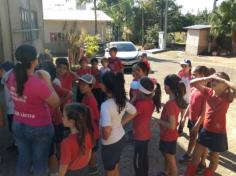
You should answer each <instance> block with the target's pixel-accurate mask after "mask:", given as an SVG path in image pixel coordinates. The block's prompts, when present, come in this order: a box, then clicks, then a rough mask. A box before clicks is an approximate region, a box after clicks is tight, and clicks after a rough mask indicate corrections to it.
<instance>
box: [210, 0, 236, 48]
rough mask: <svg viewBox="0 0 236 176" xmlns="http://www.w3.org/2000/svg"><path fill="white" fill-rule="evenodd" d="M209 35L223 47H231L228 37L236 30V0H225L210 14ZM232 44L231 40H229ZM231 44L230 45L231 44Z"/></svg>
mask: <svg viewBox="0 0 236 176" xmlns="http://www.w3.org/2000/svg"><path fill="white" fill-rule="evenodd" d="M209 21H210V24H211V35H212V37H213V38H215V39H216V41H217V43H218V45H219V46H220V47H222V48H224V49H228V48H231V47H230V46H227V45H228V43H227V42H228V41H229V38H231V41H232V35H233V33H234V32H236V1H235V0H226V1H224V2H222V4H221V5H220V6H219V7H218V8H217V9H216V10H215V11H214V12H213V13H212V14H211V15H210V17H209ZM229 43H231V44H232V42H229ZM231 46H232V45H231ZM225 47H227V48H225Z"/></svg>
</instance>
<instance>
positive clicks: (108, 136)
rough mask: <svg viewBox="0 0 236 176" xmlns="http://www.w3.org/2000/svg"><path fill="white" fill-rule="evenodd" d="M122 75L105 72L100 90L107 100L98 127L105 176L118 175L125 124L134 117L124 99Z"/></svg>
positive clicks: (103, 105) (131, 108)
mask: <svg viewBox="0 0 236 176" xmlns="http://www.w3.org/2000/svg"><path fill="white" fill-rule="evenodd" d="M124 86H125V80H124V76H123V74H122V73H120V72H117V73H114V72H106V73H105V74H104V75H103V77H102V89H103V91H104V92H105V93H106V94H107V97H108V99H107V100H106V101H105V102H103V103H102V106H101V114H100V115H101V117H100V126H101V133H102V160H103V165H104V168H105V171H106V174H105V175H106V176H113V175H119V166H118V164H119V160H120V155H121V152H122V149H123V148H124V146H125V131H124V128H123V125H125V124H127V123H128V122H129V121H130V120H131V119H133V118H134V117H135V115H136V109H135V107H134V106H133V105H131V104H130V103H129V102H128V101H127V98H126V92H125V87H124Z"/></svg>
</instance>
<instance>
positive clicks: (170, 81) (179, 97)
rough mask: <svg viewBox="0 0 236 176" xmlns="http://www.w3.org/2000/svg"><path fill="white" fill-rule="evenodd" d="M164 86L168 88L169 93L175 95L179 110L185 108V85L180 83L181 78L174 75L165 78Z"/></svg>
mask: <svg viewBox="0 0 236 176" xmlns="http://www.w3.org/2000/svg"><path fill="white" fill-rule="evenodd" d="M164 83H165V85H167V86H169V88H170V90H171V92H172V93H173V94H174V95H175V100H176V103H177V105H178V107H179V108H182V109H185V108H187V103H186V101H185V100H184V95H185V94H186V87H185V84H184V83H183V82H182V81H181V78H180V77H178V76H177V75H175V74H171V75H168V76H166V78H165V80H164Z"/></svg>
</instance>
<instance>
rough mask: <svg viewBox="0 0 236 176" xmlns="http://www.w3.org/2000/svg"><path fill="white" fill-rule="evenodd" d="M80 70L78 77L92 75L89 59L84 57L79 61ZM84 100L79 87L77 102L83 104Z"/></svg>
mask: <svg viewBox="0 0 236 176" xmlns="http://www.w3.org/2000/svg"><path fill="white" fill-rule="evenodd" d="M79 65H80V67H79V69H78V70H77V72H76V73H77V75H78V76H79V77H81V76H82V75H85V74H91V68H90V67H89V66H88V59H87V57H85V56H83V57H81V58H80V60H79ZM82 98H83V94H82V93H81V92H80V89H79V87H78V88H77V95H76V101H77V102H81V101H82Z"/></svg>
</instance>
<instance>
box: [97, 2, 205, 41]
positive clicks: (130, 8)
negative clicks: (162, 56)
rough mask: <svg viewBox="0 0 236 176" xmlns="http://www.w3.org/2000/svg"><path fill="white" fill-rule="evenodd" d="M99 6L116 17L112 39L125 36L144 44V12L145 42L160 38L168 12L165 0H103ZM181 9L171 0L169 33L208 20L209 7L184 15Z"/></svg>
mask: <svg viewBox="0 0 236 176" xmlns="http://www.w3.org/2000/svg"><path fill="white" fill-rule="evenodd" d="M98 8H99V9H101V10H103V11H105V12H106V13H107V14H108V15H109V16H110V17H111V18H113V20H114V21H113V23H112V26H113V36H114V38H113V39H112V40H118V39H119V40H120V39H121V38H122V36H124V37H123V38H124V39H130V40H132V41H133V42H135V43H141V40H142V15H143V18H144V39H145V42H151V43H153V42H154V43H156V42H157V41H158V32H159V31H161V28H162V26H161V17H162V16H163V17H164V15H165V14H164V12H165V0H100V1H99V4H98ZM181 8H182V7H181V6H179V5H177V4H176V0H168V32H182V31H184V29H183V28H184V27H186V26H191V25H194V24H207V23H208V15H209V13H208V11H207V10H203V11H199V12H198V14H197V15H192V14H190V13H187V14H186V15H183V14H181ZM161 9H163V15H162V13H161V12H162V10H161ZM142 12H143V13H142ZM127 28H128V29H129V30H130V33H129V35H128V37H127V35H126V34H125V30H124V29H127Z"/></svg>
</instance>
